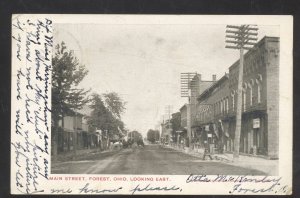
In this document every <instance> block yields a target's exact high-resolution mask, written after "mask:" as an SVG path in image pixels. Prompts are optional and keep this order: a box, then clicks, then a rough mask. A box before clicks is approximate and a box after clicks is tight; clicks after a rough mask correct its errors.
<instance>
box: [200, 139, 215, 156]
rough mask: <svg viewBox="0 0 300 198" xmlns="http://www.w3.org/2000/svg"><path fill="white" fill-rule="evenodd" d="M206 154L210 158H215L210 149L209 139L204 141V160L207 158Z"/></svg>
mask: <svg viewBox="0 0 300 198" xmlns="http://www.w3.org/2000/svg"><path fill="white" fill-rule="evenodd" d="M206 156H208V157H209V158H210V160H213V158H212V156H211V153H210V150H209V144H208V143H207V141H206V140H205V141H204V154H203V158H202V160H205V158H206Z"/></svg>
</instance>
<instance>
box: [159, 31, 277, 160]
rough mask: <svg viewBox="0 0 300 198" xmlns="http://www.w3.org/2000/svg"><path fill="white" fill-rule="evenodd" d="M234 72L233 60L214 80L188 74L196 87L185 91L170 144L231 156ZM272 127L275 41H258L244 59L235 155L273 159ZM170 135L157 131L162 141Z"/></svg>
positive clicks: (274, 140)
mask: <svg viewBox="0 0 300 198" xmlns="http://www.w3.org/2000/svg"><path fill="white" fill-rule="evenodd" d="M238 73H239V60H237V61H236V62H235V63H233V65H231V66H230V67H229V72H228V73H225V75H224V76H222V77H221V78H220V79H219V80H216V76H215V75H214V76H213V79H212V81H203V80H202V79H201V75H200V74H196V75H194V77H193V78H192V80H191V81H190V83H191V84H194V85H195V84H196V85H197V86H191V88H190V89H191V90H190V95H189V102H188V104H185V105H183V106H182V107H181V108H180V115H181V130H179V131H177V133H176V131H173V133H174V134H175V135H174V134H173V136H178V135H179V136H180V138H178V137H176V138H175V139H178V140H179V139H182V138H183V139H184V142H185V144H186V145H187V146H189V147H193V146H195V145H198V146H200V147H201V146H204V145H205V144H209V145H211V146H212V148H214V152H233V150H234V138H235V126H236V110H237V86H238ZM166 123H167V122H166ZM278 123H279V38H278V37H264V38H263V39H262V40H260V41H259V42H258V43H257V44H256V45H255V47H254V48H253V50H250V51H248V52H247V53H246V54H245V55H244V71H243V90H242V129H241V136H240V153H244V154H247V155H261V156H265V157H267V158H269V159H277V158H278V149H279V148H278V141H279V137H278V133H279V131H278V127H279V126H278V125H279V124H278ZM164 127H166V124H163V128H164ZM171 133H172V131H171V130H169V131H167V130H163V133H162V136H163V137H164V138H165V139H168V138H169V137H172V134H171ZM169 140H170V138H169ZM181 142H182V140H181Z"/></svg>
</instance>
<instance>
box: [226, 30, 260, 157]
mask: <svg viewBox="0 0 300 198" xmlns="http://www.w3.org/2000/svg"><path fill="white" fill-rule="evenodd" d="M226 28H227V30H226V37H225V38H226V40H225V43H226V44H230V45H226V46H225V48H230V49H238V50H239V51H240V60H239V64H240V65H239V69H238V94H237V102H236V103H237V110H236V126H235V134H234V153H233V158H234V160H237V159H238V158H239V152H240V137H241V129H242V104H243V101H242V98H243V97H242V89H243V86H242V83H243V75H244V74H243V73H244V71H243V70H244V69H243V68H244V49H246V50H251V49H253V48H251V47H253V46H254V45H255V44H256V43H255V41H257V38H256V37H253V36H257V35H258V34H257V30H258V28H257V27H253V26H250V25H241V26H233V25H227V26H226Z"/></svg>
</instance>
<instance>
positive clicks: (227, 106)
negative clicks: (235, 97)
mask: <svg viewBox="0 0 300 198" xmlns="http://www.w3.org/2000/svg"><path fill="white" fill-rule="evenodd" d="M228 110H229V108H228V97H227V98H226V113H228Z"/></svg>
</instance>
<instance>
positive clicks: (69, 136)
mask: <svg viewBox="0 0 300 198" xmlns="http://www.w3.org/2000/svg"><path fill="white" fill-rule="evenodd" d="M90 112H91V110H90V109H89V108H88V107H87V106H84V107H83V109H81V110H80V111H79V112H76V113H75V115H72V116H65V117H64V118H63V119H62V120H60V121H59V124H58V126H59V128H58V131H57V153H63V152H68V151H74V150H80V149H92V148H100V149H106V148H107V147H108V140H109V138H108V135H107V133H105V132H102V131H101V130H96V129H95V127H91V126H90V125H89V124H88V122H87V119H86V116H88V115H89V114H90Z"/></svg>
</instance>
